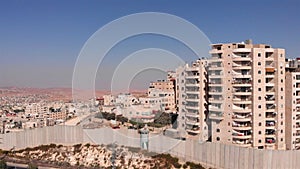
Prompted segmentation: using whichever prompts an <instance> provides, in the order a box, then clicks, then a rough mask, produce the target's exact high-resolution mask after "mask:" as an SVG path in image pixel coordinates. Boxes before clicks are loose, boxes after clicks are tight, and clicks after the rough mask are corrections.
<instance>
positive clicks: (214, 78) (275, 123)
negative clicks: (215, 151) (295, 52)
mask: <svg viewBox="0 0 300 169" xmlns="http://www.w3.org/2000/svg"><path fill="white" fill-rule="evenodd" d="M210 53H211V56H212V58H211V61H210V66H209V68H208V69H209V75H208V77H209V95H210V99H209V100H210V105H209V113H210V119H211V132H212V142H220V143H225V144H234V145H239V146H243V147H254V148H259V149H264V148H265V149H285V147H286V142H285V141H286V140H285V104H284V101H285V89H284V88H285V50H284V49H275V48H272V47H271V46H270V45H265V44H252V43H251V41H246V42H245V43H228V44H214V45H212V50H211V51H210Z"/></svg>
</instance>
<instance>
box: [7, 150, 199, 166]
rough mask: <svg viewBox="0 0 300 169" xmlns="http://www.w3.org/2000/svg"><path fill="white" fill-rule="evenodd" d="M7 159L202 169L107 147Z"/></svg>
mask: <svg viewBox="0 0 300 169" xmlns="http://www.w3.org/2000/svg"><path fill="white" fill-rule="evenodd" d="M3 154H6V155H7V157H6V158H7V159H12V158H14V159H20V160H21V161H22V162H23V163H24V161H25V162H31V163H32V162H38V165H44V166H45V165H49V166H51V167H57V168H112V166H115V167H116V168H124V169H125V168H134V169H139V168H143V169H156V168H158V169H160V168H161V169H166V168H187V169H189V168H190V169H196V168H197V169H201V168H204V167H202V166H201V165H200V164H195V163H192V162H180V161H179V160H178V158H176V157H172V156H170V155H169V154H155V153H152V152H147V151H145V150H141V149H139V148H132V147H124V146H118V145H114V144H110V145H90V144H85V145H81V144H78V145H73V146H62V145H54V144H51V145H43V146H39V147H35V148H27V149H24V150H19V151H14V152H11V151H9V152H5V151H2V155H3Z"/></svg>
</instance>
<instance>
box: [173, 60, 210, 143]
mask: <svg viewBox="0 0 300 169" xmlns="http://www.w3.org/2000/svg"><path fill="white" fill-rule="evenodd" d="M206 65H207V60H197V61H195V62H193V63H192V64H191V65H188V64H186V65H185V66H181V67H179V68H177V70H176V94H177V96H176V98H177V101H176V102H177V106H178V118H177V123H178V124H177V126H178V127H177V128H178V130H179V131H180V133H181V136H184V137H188V138H197V139H199V140H200V141H206V140H208V137H209V135H208V125H207V122H206V115H207V113H208V111H207V93H206V91H207V86H206V84H207V78H206V76H207V73H206Z"/></svg>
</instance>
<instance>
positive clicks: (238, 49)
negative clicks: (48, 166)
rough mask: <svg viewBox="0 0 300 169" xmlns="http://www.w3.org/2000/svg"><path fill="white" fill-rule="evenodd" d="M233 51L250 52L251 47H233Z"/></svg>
mask: <svg viewBox="0 0 300 169" xmlns="http://www.w3.org/2000/svg"><path fill="white" fill-rule="evenodd" d="M233 52H234V53H250V52H251V48H236V49H233Z"/></svg>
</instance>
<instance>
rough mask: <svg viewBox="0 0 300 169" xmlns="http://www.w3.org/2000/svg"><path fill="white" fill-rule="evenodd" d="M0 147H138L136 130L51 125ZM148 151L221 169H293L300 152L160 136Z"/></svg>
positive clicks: (299, 164) (299, 163) (11, 136)
mask: <svg viewBox="0 0 300 169" xmlns="http://www.w3.org/2000/svg"><path fill="white" fill-rule="evenodd" d="M0 138H1V139H0V141H1V144H0V148H1V149H5V150H9V149H10V148H12V147H14V146H15V149H23V148H26V147H35V146H38V145H42V144H44V145H45V144H51V143H55V144H63V145H71V144H78V143H93V144H110V143H113V142H115V143H117V144H119V145H125V146H131V147H139V146H140V141H139V135H138V133H137V131H136V130H125V129H121V130H112V129H110V128H101V129H82V128H81V127H79V126H53V127H45V128H39V129H32V130H25V131H22V132H14V133H7V134H1V135H0ZM149 151H153V152H158V153H170V154H172V155H174V156H177V157H179V158H180V159H182V160H186V161H194V162H201V163H203V164H206V165H207V166H210V167H214V168H224V169H257V168H259V169H271V168H272V169H293V168H295V169H297V168H300V151H296V150H294V151H293V150H288V151H281V150H257V149H252V148H242V147H236V146H232V145H225V144H218V143H199V142H197V141H195V140H186V141H179V140H175V139H171V138H168V137H165V136H162V135H150V136H149Z"/></svg>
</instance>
